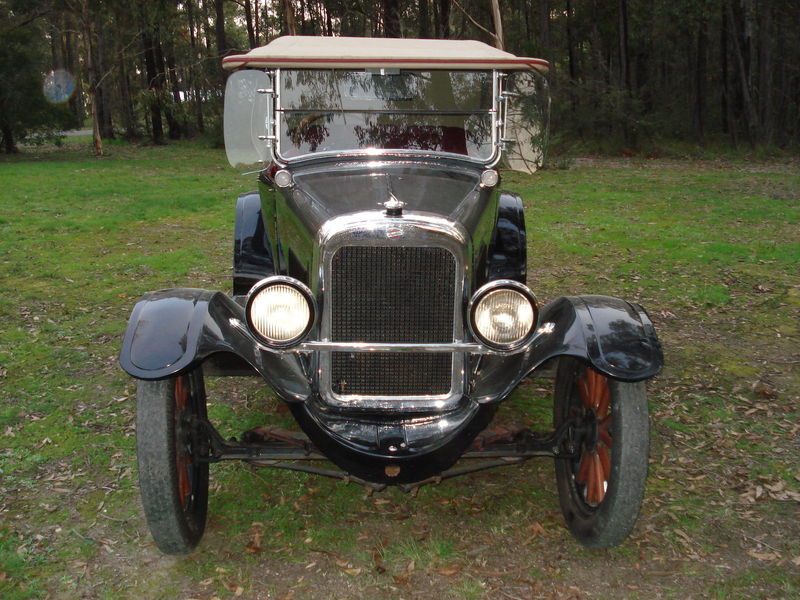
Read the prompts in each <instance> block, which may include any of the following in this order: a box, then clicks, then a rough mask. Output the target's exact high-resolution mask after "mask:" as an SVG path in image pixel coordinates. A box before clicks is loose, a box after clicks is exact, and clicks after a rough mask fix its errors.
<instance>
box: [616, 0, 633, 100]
mask: <svg viewBox="0 0 800 600" xmlns="http://www.w3.org/2000/svg"><path fill="white" fill-rule="evenodd" d="M628 57H629V52H628V2H627V0H619V75H620V76H619V80H620V86H621V87H624V88H625V89H626V90H627V91H628V93H629V94H630V92H631V69H630V64H629V59H628Z"/></svg>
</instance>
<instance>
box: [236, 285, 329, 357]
mask: <svg viewBox="0 0 800 600" xmlns="http://www.w3.org/2000/svg"><path fill="white" fill-rule="evenodd" d="M245 314H246V317H247V325H248V327H249V328H250V331H252V332H253V333H254V334H255V335H256V336H257V337H258V338H259V339H260V340H261V341H263V342H264V343H265V344H267V345H268V346H274V347H278V348H283V347H287V346H291V345H293V344H295V343H297V342H299V341H300V340H301V339H302V338H303V337H304V336H305V335H306V334H307V333H308V330H309V329H311V326H312V325H313V324H314V317H315V310H314V298H313V296H312V295H311V291H310V290H309V289H308V288H307V287H306V286H305V285H303V284H302V283H300V282H299V281H297V280H296V279H292V278H291V277H282V276H276V277H267V278H266V279H262V280H261V281H259V282H258V283H257V284H256V285H255V286H253V289H251V290H250V294H249V295H248V296H247V305H246V308H245Z"/></svg>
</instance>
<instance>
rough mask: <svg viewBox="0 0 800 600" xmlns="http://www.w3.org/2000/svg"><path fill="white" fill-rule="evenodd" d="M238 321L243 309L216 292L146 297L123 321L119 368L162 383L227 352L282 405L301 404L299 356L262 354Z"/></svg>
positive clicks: (306, 389) (305, 386)
mask: <svg viewBox="0 0 800 600" xmlns="http://www.w3.org/2000/svg"><path fill="white" fill-rule="evenodd" d="M244 321H245V319H244V309H243V308H242V307H241V306H240V305H239V304H237V303H236V302H234V301H233V300H231V299H230V298H229V297H228V296H226V295H225V294H223V293H221V292H214V291H209V290H199V289H191V288H176V289H170V290H161V291H158V292H150V293H148V294H145V295H144V296H143V297H142V299H141V300H140V301H139V302H138V303H137V304H136V306H135V307H134V309H133V312H132V313H131V317H130V319H129V320H128V329H127V331H126V332H125V337H124V338H123V340H122V349H121V350H120V356H119V362H120V365H121V366H122V368H123V369H124V370H125V371H126V372H127V373H128V374H129V375H132V376H133V377H136V378H138V379H163V378H165V377H170V376H172V375H176V374H178V373H181V372H185V371H188V370H190V369H192V368H194V367H195V366H197V365H199V364H201V363H202V362H203V360H205V359H206V358H208V357H209V356H211V355H212V354H216V353H219V352H228V353H231V354H235V355H236V356H238V357H240V358H241V359H243V360H245V361H246V362H247V363H249V364H250V366H252V367H253V368H254V369H255V370H256V371H257V372H258V373H259V374H260V375H261V376H262V377H263V378H264V379H265V380H266V382H267V383H268V384H269V385H270V387H272V388H273V390H274V391H275V392H276V393H277V394H278V395H279V396H280V397H281V398H283V399H284V400H287V401H289V402H292V401H294V402H298V401H305V400H306V399H307V398H308V396H309V395H310V394H311V389H310V385H309V380H308V377H307V376H306V374H305V372H304V369H303V365H302V363H301V361H300V358H299V356H298V355H297V354H294V353H288V352H287V353H278V352H269V351H267V350H262V349H261V348H260V347H259V346H258V345H257V344H256V342H255V340H254V339H253V338H252V337H251V336H250V334H249V332H247V329H246V327H245V326H243V323H244Z"/></svg>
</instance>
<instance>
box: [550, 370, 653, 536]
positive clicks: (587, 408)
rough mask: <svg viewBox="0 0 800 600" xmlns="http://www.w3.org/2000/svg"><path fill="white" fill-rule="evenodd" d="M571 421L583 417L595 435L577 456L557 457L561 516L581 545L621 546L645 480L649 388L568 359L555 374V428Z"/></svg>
mask: <svg viewBox="0 0 800 600" xmlns="http://www.w3.org/2000/svg"><path fill="white" fill-rule="evenodd" d="M581 388H583V389H581ZM570 416H579V417H582V418H583V419H585V422H586V423H588V424H591V427H590V431H593V433H592V434H590V435H588V436H587V437H586V438H584V439H583V440H582V441H581V443H580V446H579V457H578V458H557V459H556V460H555V469H556V483H557V485H558V495H559V501H560V504H561V511H562V513H563V514H564V518H565V519H566V522H567V527H568V528H569V530H570V532H571V533H572V535H573V536H575V538H576V539H577V540H578V541H579V542H580V543H581V544H583V545H584V546H586V547H588V548H609V547H612V546H616V545H618V544H620V543H621V542H623V541H624V540H625V538H627V537H628V535H629V534H630V532H631V530H632V529H633V526H634V525H635V523H636V519H637V517H638V516H639V508H640V507H641V504H642V498H643V496H644V488H645V481H646V479H647V462H648V455H649V446H650V431H649V425H648V416H647V395H646V393H645V386H644V383H643V382H637V383H625V382H622V381H617V380H615V379H611V378H609V377H606V376H604V375H602V374H600V373H599V372H597V371H595V370H594V369H592V368H590V367H588V366H586V365H585V364H584V363H582V362H580V361H578V360H576V359H574V358H571V357H563V358H561V359H560V361H559V365H558V371H557V373H556V384H555V398H554V403H553V417H554V418H553V421H554V424H555V426H556V427H558V426H559V425H561V423H563V422H564V421H565V420H566V419H567V418H569V417H570Z"/></svg>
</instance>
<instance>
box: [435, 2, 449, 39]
mask: <svg viewBox="0 0 800 600" xmlns="http://www.w3.org/2000/svg"><path fill="white" fill-rule="evenodd" d="M438 6H439V15H438V19H436V37H437V38H439V39H448V38H449V37H450V0H439V5H438Z"/></svg>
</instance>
